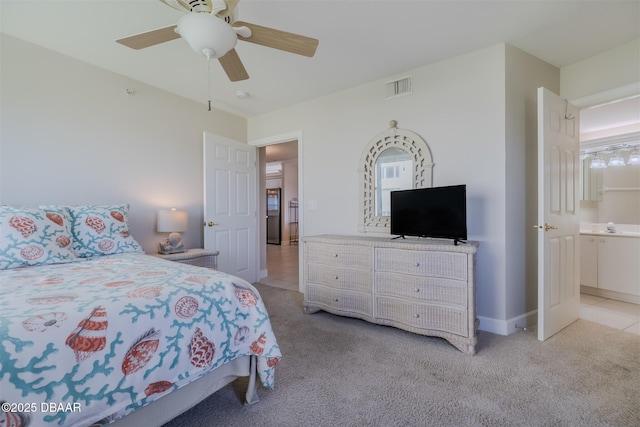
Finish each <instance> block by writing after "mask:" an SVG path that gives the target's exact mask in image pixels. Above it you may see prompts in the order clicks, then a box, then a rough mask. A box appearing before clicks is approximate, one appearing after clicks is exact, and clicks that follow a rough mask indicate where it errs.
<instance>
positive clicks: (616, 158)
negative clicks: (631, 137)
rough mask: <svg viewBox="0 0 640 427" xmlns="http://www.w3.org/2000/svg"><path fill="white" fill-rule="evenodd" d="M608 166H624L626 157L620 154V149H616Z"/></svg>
mask: <svg viewBox="0 0 640 427" xmlns="http://www.w3.org/2000/svg"><path fill="white" fill-rule="evenodd" d="M608 166H624V159H623V158H622V156H621V155H620V152H619V151H614V152H613V154H612V155H611V157H610V158H609V164H608Z"/></svg>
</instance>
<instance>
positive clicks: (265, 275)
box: [258, 268, 269, 280]
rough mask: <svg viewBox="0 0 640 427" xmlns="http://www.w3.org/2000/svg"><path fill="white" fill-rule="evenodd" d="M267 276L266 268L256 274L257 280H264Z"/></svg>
mask: <svg viewBox="0 0 640 427" xmlns="http://www.w3.org/2000/svg"><path fill="white" fill-rule="evenodd" d="M268 275H269V270H267V269H266V268H265V269H263V270H260V272H259V273H258V280H260V279H264V278H265V277H267V276H268Z"/></svg>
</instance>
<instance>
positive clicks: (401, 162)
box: [374, 147, 413, 216]
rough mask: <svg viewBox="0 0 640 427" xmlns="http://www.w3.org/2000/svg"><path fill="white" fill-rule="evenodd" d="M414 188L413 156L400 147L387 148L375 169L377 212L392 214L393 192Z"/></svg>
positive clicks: (378, 213) (381, 154) (384, 214)
mask: <svg viewBox="0 0 640 427" xmlns="http://www.w3.org/2000/svg"><path fill="white" fill-rule="evenodd" d="M411 188H413V162H412V161H411V156H410V155H409V153H407V152H406V151H404V150H401V149H399V148H395V147H392V148H387V149H386V150H384V151H383V152H382V153H380V155H379V156H378V159H377V160H376V169H375V196H374V199H375V207H376V209H375V212H376V213H375V214H376V216H389V215H390V214H391V192H392V191H397V190H409V189H411Z"/></svg>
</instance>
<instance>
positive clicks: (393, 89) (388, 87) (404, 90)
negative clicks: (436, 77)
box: [384, 77, 411, 99]
mask: <svg viewBox="0 0 640 427" xmlns="http://www.w3.org/2000/svg"><path fill="white" fill-rule="evenodd" d="M404 95H411V77H405V78H403V79H399V80H394V81H391V82H387V83H386V84H385V85H384V99H391V98H396V97H398V96H404Z"/></svg>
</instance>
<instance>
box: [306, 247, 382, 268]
mask: <svg viewBox="0 0 640 427" xmlns="http://www.w3.org/2000/svg"><path fill="white" fill-rule="evenodd" d="M306 256H307V258H306V260H305V262H307V263H311V264H314V263H315V264H326V265H332V266H336V267H353V268H362V269H367V270H370V269H371V268H372V267H373V266H372V265H371V249H370V248H368V247H366V246H345V245H332V244H328V243H315V242H309V243H307V244H306Z"/></svg>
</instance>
